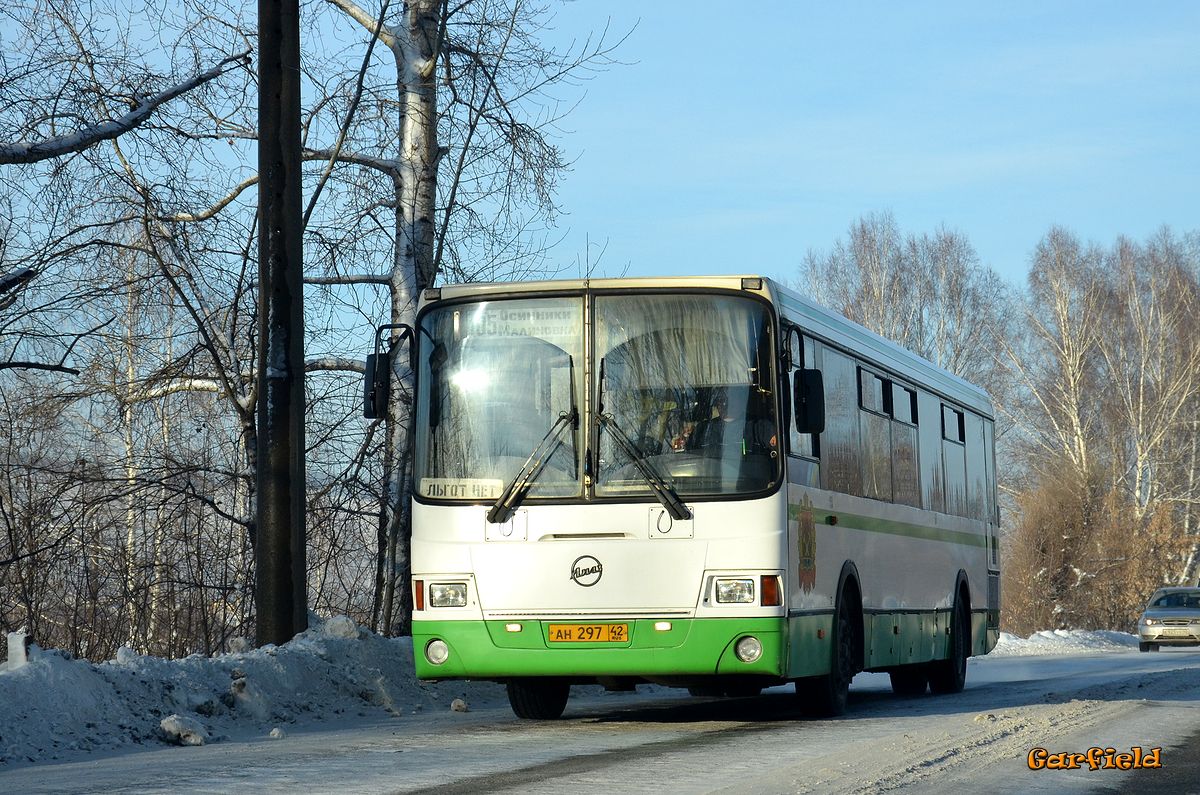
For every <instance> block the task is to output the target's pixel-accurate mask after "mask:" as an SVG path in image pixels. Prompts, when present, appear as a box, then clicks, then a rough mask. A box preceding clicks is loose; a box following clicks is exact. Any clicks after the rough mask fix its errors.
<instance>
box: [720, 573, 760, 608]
mask: <svg viewBox="0 0 1200 795" xmlns="http://www.w3.org/2000/svg"><path fill="white" fill-rule="evenodd" d="M716 590H717V601H718V602H719V603H721V604H743V605H744V604H753V603H754V580H751V579H749V578H747V579H740V578H739V579H736V580H717V589H716Z"/></svg>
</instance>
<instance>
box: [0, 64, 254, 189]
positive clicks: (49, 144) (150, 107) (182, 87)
mask: <svg viewBox="0 0 1200 795" xmlns="http://www.w3.org/2000/svg"><path fill="white" fill-rule="evenodd" d="M249 63H250V51H249V50H246V51H245V52H243V53H239V54H237V55H230V56H229V57H228V58H225V59H224V60H222V61H221V62H220V63H219V64H217V65H216V66H214V67H213V68H212V69H209V70H207V71H205V72H200V73H199V74H197V75H195V76H194V77H192V78H191V79H190V80H185V81H184V82H182V83H179V84H178V85H175V86H172V87H171V88H168V89H167V90H166V91H163V92H162V93H160V94H155V95H154V96H153V97H150V98H149V99H145V100H142V102H141V103H140V104H139V105H138V106H137V107H136V108H134V109H133V110H131V111H130V112H129V113H126V114H125V115H124V116H122V117H121V118H119V119H114V120H111V121H105V122H101V123H99V124H95V125H93V126H91V127H86V128H84V129H82V130H79V131H77V132H74V133H71V134H69V135H57V136H55V137H53V138H47V139H46V140H44V141H38V142H36V143H31V144H24V143H17V144H4V145H0V165H8V164H17V163H38V162H40V161H42V160H49V159H51V158H55V157H62V156H63V155H69V154H73V153H75V152H82V151H83V150H84V149H87V148H88V147H90V146H94V145H95V144H98V143H100V142H101V141H111V140H113V139H115V138H117V137H119V136H121V135H123V134H125V133H127V132H129V131H130V130H133V129H136V128H138V127H140V126H141V125H142V124H144V123H145V122H146V121H147V120H148V119H149V118H150V117H151V116H152V115H153V113H154V111H155V110H157V109H158V107H159V106H160V105H162V104H163V103H165V102H167V101H169V100H172V99H174V98H175V97H178V96H179V95H181V94H186V93H187V92H189V91H191V90H192V89H194V88H199V87H200V86H202V85H204V84H205V83H207V82H209V81H211V80H214V79H216V78H218V77H220V76H221V75H223V74H224V73H225V71H226V67H228V66H229V65H230V64H235V65H248V64H249Z"/></svg>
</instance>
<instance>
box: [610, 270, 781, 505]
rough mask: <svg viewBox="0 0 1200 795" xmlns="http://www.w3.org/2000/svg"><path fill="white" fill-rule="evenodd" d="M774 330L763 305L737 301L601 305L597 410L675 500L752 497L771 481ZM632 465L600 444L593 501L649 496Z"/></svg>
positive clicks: (624, 299) (704, 298) (637, 297)
mask: <svg viewBox="0 0 1200 795" xmlns="http://www.w3.org/2000/svg"><path fill="white" fill-rule="evenodd" d="M770 328H771V325H770V320H769V316H768V314H767V310H766V308H765V306H764V305H763V304H760V303H758V302H756V301H754V300H752V299H748V298H745V297H742V296H725V295H713V294H665V293H664V294H631V295H612V296H604V295H601V296H599V297H597V299H596V353H595V355H596V357H597V360H599V361H603V363H604V368H603V370H604V383H603V384H599V385H598V386H597V392H598V393H599V394H600V395H601V396H602V397H601V400H602V405H601V406H600V411H602V412H603V413H604V414H606V415H611V418H612V420H611V422H612V423H613V424H614V425H616V426H617V428H619V429H620V430H621V431H622V432H623V433H624V435H625V436H627V437H628V438H629V439H630V441H632V443H633V447H634V448H635V450H636V453H637V455H638V456H640V457H642V458H643V459H644V460H645V462H646V463H648V464H649V465H650V466H651V467H652V468H653V470H654V471H656V472H659V473H661V475H662V476H663V478H664V479H665V480H666V481H667V482H668V483H669V484H670V485H671V486H672V487H673V489H674V490H675V491H676V492H678V493H679V494H680V495H682V496H685V497H686V496H697V495H721V494H738V493H747V492H755V491H761V490H763V489H766V488H768V487H770V486H771V484H772V483H773V482H774V480H775V478H776V475H777V471H778V469H779V453H778V434H777V425H776V417H775V404H776V399H775V392H774V383H775V382H774V375H773V370H772V366H771V362H772V356H771V349H772V346H771V339H770ZM598 375H599V373H598ZM629 458H630V456H629V455H628V453H627V452H626V451H625V450H624V449H623V448H622V446H621V445H620V444H618V443H617V442H616V440H614V439H613V438H612V436H611V434H605V435H601V436H600V440H599V455H598V465H597V467H596V495H597V496H615V495H630V494H636V493H649V492H650V488H651V487H650V484H648V483H647V482H646V478H645V477H644V476H643V475H642V474H641V472H640V471H639V468H638V467H637V466H636V464H635V462H633V461H630V460H629Z"/></svg>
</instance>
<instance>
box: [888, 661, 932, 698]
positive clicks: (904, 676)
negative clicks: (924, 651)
mask: <svg viewBox="0 0 1200 795" xmlns="http://www.w3.org/2000/svg"><path fill="white" fill-rule="evenodd" d="M888 675H889V676H890V677H891V678H892V692H893V693H895V694H896V695H898V696H923V695H925V691H926V690H928V689H929V669H928V668H926V667H925V666H924V665H905V666H904V667H902V668H893V669H892V670H890V671H888Z"/></svg>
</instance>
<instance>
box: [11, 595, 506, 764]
mask: <svg viewBox="0 0 1200 795" xmlns="http://www.w3.org/2000/svg"><path fill="white" fill-rule="evenodd" d="M315 623H316V622H314V624H315ZM4 668H5V666H3V665H0V769H3V768H4V767H6V766H11V765H21V764H28V763H36V762H43V761H47V760H55V759H67V758H73V757H78V756H79V755H80V754H81V753H85V752H89V751H96V750H107V749H116V748H120V747H124V746H130V745H157V744H161V743H173V744H189V745H194V744H202V743H211V742H217V741H220V740H223V739H244V738H249V737H255V736H259V737H270V736H272V732H273V730H275V729H279V730H280V731H279V732H275V734H274V736H276V737H279V736H283V735H284V734H285V733H286V732H287V731H288V730H289V729H290V728H292V727H293V726H296V725H302V724H304V723H311V722H314V721H330V720H337V719H339V718H353V717H361V716H368V715H371V714H374V715H380V716H382V715H391V716H395V717H402V716H406V715H412V714H415V713H421V712H430V711H435V710H436V711H441V710H446V711H449V710H450V709H451V705H452V703H453V702H454V701H455V700H456V699H461V700H462V701H463V702H465V706H466V708H467V709H470V708H471V707H472V706H479V705H484V704H487V705H493V706H494V705H498V704H500V703H503V702H505V696H504V690H503V688H501V687H500V686H498V685H495V684H492V683H484V682H480V683H474V682H445V683H442V684H437V685H432V684H425V683H420V682H417V681H416V679H415V677H414V675H413V663H412V641H411V639H409V638H384V637H381V636H379V635H375V634H373V633H371V632H369V631H367V630H365V629H363V628H361V627H358V626H356V625H355V624H354V622H353V621H351V620H350V619H348V618H345V617H344V616H339V617H336V618H332V619H330V620H328V621H325V622H324V623H321V624H319V625H316V626H314V627H313V628H311V629H309V630H308V631H307V632H304V633H302V634H300V635H298V636H297V637H296V638H294V639H293V640H292V641H290V642H289V643H287V644H285V645H283V646H278V647H277V646H264V647H262V648H259V649H254V650H252V651H247V652H245V653H240V654H222V655H218V656H214V657H211V658H210V657H203V656H201V655H199V654H194V655H192V656H190V657H187V658H184V659H182V660H164V659H160V658H157V657H146V656H141V655H138V654H136V653H134V652H132V651H130V650H128V649H121V650H120V651H119V652H118V654H117V659H115V660H110V661H108V662H101V663H92V662H88V661H86V660H76V659H72V658H71V656H70V655H68V654H66V653H65V652H61V651H55V650H39V649H37V648H36V647H34V649H33V650H32V652H31V655H30V659H29V662H28V663H27V664H26V665H24V666H22V667H19V668H17V669H16V670H4Z"/></svg>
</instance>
